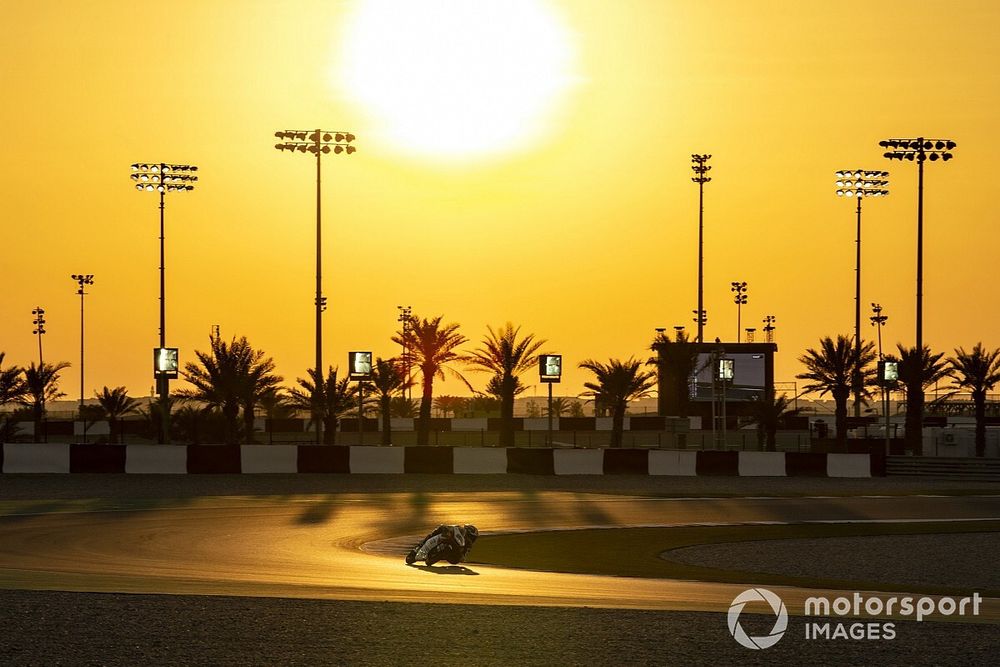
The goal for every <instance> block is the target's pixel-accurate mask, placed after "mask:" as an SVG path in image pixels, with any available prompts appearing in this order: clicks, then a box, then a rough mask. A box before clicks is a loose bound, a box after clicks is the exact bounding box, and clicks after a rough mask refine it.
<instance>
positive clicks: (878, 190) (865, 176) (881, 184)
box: [836, 169, 889, 197]
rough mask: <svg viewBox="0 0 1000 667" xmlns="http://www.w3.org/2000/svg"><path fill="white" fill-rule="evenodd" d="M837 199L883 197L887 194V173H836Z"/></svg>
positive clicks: (853, 171) (844, 171) (850, 170)
mask: <svg viewBox="0 0 1000 667" xmlns="http://www.w3.org/2000/svg"><path fill="white" fill-rule="evenodd" d="M836 176H837V196H838V197H885V196H887V195H888V194H889V190H888V188H887V187H886V186H888V185H889V172H887V171H878V170H874V171H873V170H868V169H841V170H839V171H837V172H836Z"/></svg>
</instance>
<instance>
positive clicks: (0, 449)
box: [0, 443, 3, 472]
mask: <svg viewBox="0 0 1000 667" xmlns="http://www.w3.org/2000/svg"><path fill="white" fill-rule="evenodd" d="M0 472H3V443H0Z"/></svg>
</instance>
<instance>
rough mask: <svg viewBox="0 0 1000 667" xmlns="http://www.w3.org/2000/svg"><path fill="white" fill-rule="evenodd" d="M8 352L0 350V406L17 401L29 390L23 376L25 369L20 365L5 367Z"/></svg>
mask: <svg viewBox="0 0 1000 667" xmlns="http://www.w3.org/2000/svg"><path fill="white" fill-rule="evenodd" d="M5 354H6V353H4V352H0V407H3V406H5V405H7V404H8V403H17V402H19V401H20V399H21V397H23V396H24V394H25V393H26V392H27V391H28V388H27V387H26V386H25V384H24V378H23V377H22V376H21V374H22V373H23V369H22V368H20V367H19V366H11V367H10V368H3V358H4V356H5Z"/></svg>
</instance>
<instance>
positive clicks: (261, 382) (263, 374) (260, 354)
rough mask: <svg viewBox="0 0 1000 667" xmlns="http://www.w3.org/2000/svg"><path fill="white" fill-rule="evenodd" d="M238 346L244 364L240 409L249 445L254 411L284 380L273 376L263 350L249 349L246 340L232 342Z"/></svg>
mask: <svg viewBox="0 0 1000 667" xmlns="http://www.w3.org/2000/svg"><path fill="white" fill-rule="evenodd" d="M238 344H239V345H241V347H242V348H243V349H242V353H241V358H242V360H243V363H244V364H245V366H244V368H243V372H242V374H241V375H242V382H241V383H240V384H241V386H240V407H241V408H242V409H243V433H244V436H245V438H246V442H247V444H249V443H251V442H253V441H254V438H253V433H254V428H253V422H254V410H255V409H256V407H257V406H258V405H260V404H261V401H262V399H263V398H264V397H265V396H267V395H269V394H271V393H274V392H277V390H278V385H279V384H280V383H281V381H282V380H283V379H284V378H283V377H281V376H280V375H275V374H274V369H275V366H274V359H272V358H271V357H266V356H265V354H264V351H263V350H255V349H253V348H252V347H250V345H249V344H248V343H247V339H246V338H241V339H240V340H239V341H234V347H235V346H236V345H238Z"/></svg>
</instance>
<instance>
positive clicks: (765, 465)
mask: <svg viewBox="0 0 1000 667" xmlns="http://www.w3.org/2000/svg"><path fill="white" fill-rule="evenodd" d="M739 470H740V477H784V476H785V453H784V452H740V457H739Z"/></svg>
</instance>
